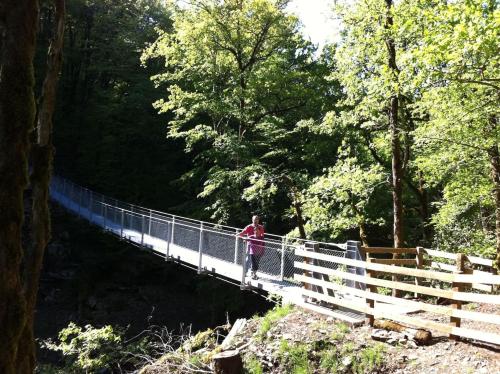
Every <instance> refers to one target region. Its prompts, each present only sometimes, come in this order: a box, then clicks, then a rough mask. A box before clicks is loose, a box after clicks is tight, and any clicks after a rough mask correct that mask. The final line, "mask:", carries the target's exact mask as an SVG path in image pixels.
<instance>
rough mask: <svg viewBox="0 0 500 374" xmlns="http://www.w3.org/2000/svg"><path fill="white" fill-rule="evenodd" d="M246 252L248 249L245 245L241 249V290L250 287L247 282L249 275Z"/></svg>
mask: <svg viewBox="0 0 500 374" xmlns="http://www.w3.org/2000/svg"><path fill="white" fill-rule="evenodd" d="M246 252H247V250H246V248H245V246H244V245H243V246H242V250H241V285H240V289H241V290H246V289H247V288H248V286H247V284H246V282H245V278H246V275H247V259H246V254H247V253H246Z"/></svg>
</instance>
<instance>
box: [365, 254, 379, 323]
mask: <svg viewBox="0 0 500 374" xmlns="http://www.w3.org/2000/svg"><path fill="white" fill-rule="evenodd" d="M366 262H367V263H370V262H371V258H370V255H369V254H366ZM365 276H366V278H371V277H372V272H371V270H369V269H366V273H365ZM366 292H367V294H369V293H370V292H377V288H376V287H375V286H372V285H370V284H367V285H366ZM367 296H369V295H367ZM366 306H367V307H368V308H372V309H373V308H375V300H373V299H370V298H369V297H367V298H366ZM365 322H366V323H367V324H368V325H370V326H371V327H373V324H374V322H375V315H374V314H373V313H372V314H370V313H366V314H365Z"/></svg>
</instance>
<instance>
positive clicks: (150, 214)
mask: <svg viewBox="0 0 500 374" xmlns="http://www.w3.org/2000/svg"><path fill="white" fill-rule="evenodd" d="M152 217H153V212H152V211H151V209H150V210H149V225H148V235H149V236H151V218H152Z"/></svg>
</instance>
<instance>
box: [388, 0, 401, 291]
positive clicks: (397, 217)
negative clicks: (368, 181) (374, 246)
mask: <svg viewBox="0 0 500 374" xmlns="http://www.w3.org/2000/svg"><path fill="white" fill-rule="evenodd" d="M385 3H386V21H385V29H386V30H390V29H391V28H392V26H393V25H394V20H393V17H392V10H393V3H392V0H386V1H385ZM385 44H386V47H387V54H388V66H389V69H390V70H391V72H392V74H393V75H394V77H397V75H398V74H399V70H398V67H397V65H396V47H395V45H394V39H392V37H390V36H389V37H388V38H387V39H386V40H385ZM398 110H399V98H398V94H397V93H392V96H391V98H390V99H389V110H388V117H389V131H390V136H391V153H392V208H393V217H394V225H393V236H394V248H400V247H402V246H403V167H402V162H401V145H400V140H399V123H398ZM397 257H398V255H397V254H396V253H395V254H394V255H393V258H397ZM392 279H393V280H394V281H397V280H398V277H397V276H393V277H392ZM392 293H393V296H399V295H400V290H397V289H393V290H392Z"/></svg>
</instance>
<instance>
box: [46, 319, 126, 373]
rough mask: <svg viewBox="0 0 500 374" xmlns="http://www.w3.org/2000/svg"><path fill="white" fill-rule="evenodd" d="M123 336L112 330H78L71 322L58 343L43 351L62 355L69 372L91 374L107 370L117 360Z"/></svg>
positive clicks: (47, 344) (49, 345)
mask: <svg viewBox="0 0 500 374" xmlns="http://www.w3.org/2000/svg"><path fill="white" fill-rule="evenodd" d="M122 336H123V334H122V333H120V332H115V331H114V330H113V327H111V326H104V327H102V328H100V329H97V328H94V327H92V326H90V325H86V326H85V328H81V327H79V326H77V325H76V324H74V323H73V322H71V323H70V324H69V325H68V327H66V328H65V329H63V330H61V331H60V332H59V335H58V338H59V343H57V344H56V343H52V342H46V343H45V347H46V348H48V349H51V350H54V351H59V352H61V353H62V355H63V357H64V359H65V361H66V368H67V370H69V371H70V372H88V371H90V372H93V371H96V370H98V369H102V368H109V367H111V366H112V364H113V363H114V362H115V361H116V360H117V358H118V355H119V354H120V353H119V347H120V346H121V345H122Z"/></svg>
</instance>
